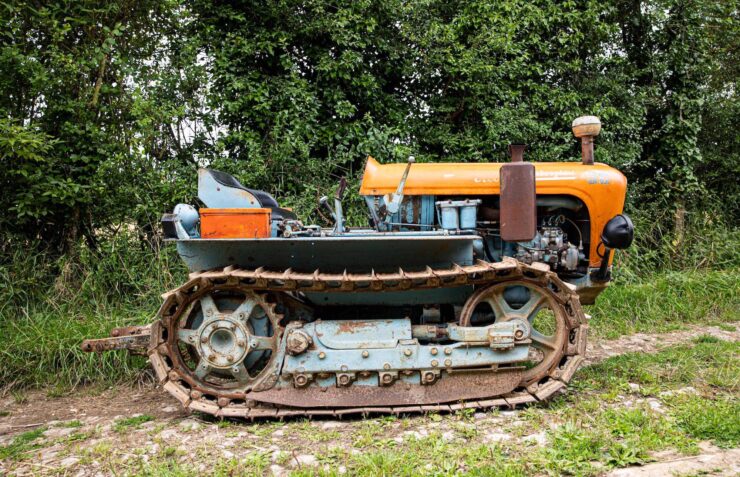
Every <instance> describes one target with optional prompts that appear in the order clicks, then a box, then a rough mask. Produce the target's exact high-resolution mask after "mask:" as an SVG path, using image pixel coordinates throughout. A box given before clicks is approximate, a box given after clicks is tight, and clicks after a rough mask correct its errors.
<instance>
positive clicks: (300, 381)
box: [295, 375, 308, 386]
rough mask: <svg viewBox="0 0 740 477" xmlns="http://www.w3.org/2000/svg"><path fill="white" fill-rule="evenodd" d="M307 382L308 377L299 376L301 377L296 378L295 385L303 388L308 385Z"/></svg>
mask: <svg viewBox="0 0 740 477" xmlns="http://www.w3.org/2000/svg"><path fill="white" fill-rule="evenodd" d="M307 382H308V378H306V377H305V376H303V375H299V376H296V377H295V383H296V384H297V385H298V386H303V385H304V384H306V383H307Z"/></svg>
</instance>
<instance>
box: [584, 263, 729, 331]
mask: <svg viewBox="0 0 740 477" xmlns="http://www.w3.org/2000/svg"><path fill="white" fill-rule="evenodd" d="M739 310H740V269H731V270H721V271H717V270H701V271H696V270H686V271H680V272H679V271H676V272H664V273H656V274H652V275H649V276H647V277H642V278H639V279H636V280H635V281H632V282H629V283H624V282H620V281H619V279H618V278H617V281H616V283H614V284H612V285H611V286H610V287H609V288H607V289H606V290H605V291H604V292H603V293H602V294H601V295H600V296H599V298H598V299H597V301H596V304H595V305H593V306H589V307H587V313H589V314H591V315H592V320H591V330H592V331H593V332H594V333H595V334H596V335H598V336H602V337H605V338H616V337H618V336H621V335H626V334H632V333H637V332H644V333H659V332H665V331H671V330H675V329H679V328H681V327H683V326H685V325H687V324H696V323H715V324H721V323H726V322H735V321H740V311H739Z"/></svg>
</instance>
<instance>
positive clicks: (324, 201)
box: [319, 196, 337, 222]
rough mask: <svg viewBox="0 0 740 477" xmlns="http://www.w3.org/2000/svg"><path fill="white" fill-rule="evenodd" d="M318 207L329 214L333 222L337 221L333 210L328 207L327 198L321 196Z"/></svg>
mask: <svg viewBox="0 0 740 477" xmlns="http://www.w3.org/2000/svg"><path fill="white" fill-rule="evenodd" d="M319 207H323V208H325V209H326V210H327V211H328V212H329V214H331V218H332V219H333V220H334V222H336V221H337V215H336V214H335V213H334V209H332V208H331V205H329V198H328V197H327V196H323V197H321V198H320V199H319Z"/></svg>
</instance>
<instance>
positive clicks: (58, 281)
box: [0, 234, 186, 391]
mask: <svg viewBox="0 0 740 477" xmlns="http://www.w3.org/2000/svg"><path fill="white" fill-rule="evenodd" d="M35 249H38V247H34V246H33V245H28V244H26V245H25V246H7V245H6V251H7V252H9V253H6V254H4V257H5V259H4V260H3V261H2V262H1V263H0V336H2V337H3V340H4V346H3V347H2V348H0V363H2V365H1V366H0V391H2V390H7V389H10V388H18V387H27V386H37V385H49V384H53V385H57V386H60V387H61V388H69V387H71V386H77V385H80V384H85V383H88V382H100V383H107V382H110V381H114V380H120V379H130V378H133V377H135V376H136V375H137V374H138V373H139V372H140V370H141V368H142V366H143V364H144V360H143V359H142V358H137V357H131V356H129V355H128V353H126V352H114V353H105V354H102V355H98V354H90V353H84V352H83V351H82V350H81V349H80V344H81V343H82V340H83V339H85V338H90V337H104V336H107V334H108V332H109V331H110V329H111V328H114V327H119V326H128V325H134V324H146V323H148V322H150V321H151V319H152V317H153V315H154V313H155V312H156V311H157V309H158V307H159V295H160V294H161V293H162V292H164V291H166V290H168V289H170V288H173V287H175V286H176V285H177V284H178V283H180V282H182V281H183V280H184V278H185V276H186V270H185V268H184V266H183V265H182V264H181V261H180V260H179V258H178V257H177V255H176V253H174V250H172V249H168V248H165V249H162V250H158V249H151V248H149V247H143V246H142V245H141V244H140V243H139V241H138V239H137V238H136V235H135V234H119V235H117V236H115V237H112V238H110V239H108V240H106V241H104V242H102V244H101V247H100V249H99V250H97V251H95V252H93V251H91V250H90V249H88V248H86V247H84V246H81V247H80V248H79V249H78V250H77V251H76V252H75V254H74V259H72V258H70V257H69V256H64V257H61V258H54V259H53V258H51V257H50V256H49V255H48V254H46V253H44V252H34V250H35Z"/></svg>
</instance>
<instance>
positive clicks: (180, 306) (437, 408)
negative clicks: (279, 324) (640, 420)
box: [147, 258, 588, 419]
mask: <svg viewBox="0 0 740 477" xmlns="http://www.w3.org/2000/svg"><path fill="white" fill-rule="evenodd" d="M521 280H527V281H529V282H531V283H536V284H539V285H541V286H543V287H547V288H548V289H549V290H550V291H551V292H552V294H553V295H554V297H555V299H556V301H557V303H558V304H559V305H560V306H561V307H562V310H564V312H565V318H566V319H565V321H566V333H567V339H566V340H565V342H564V344H563V348H562V349H561V350H560V352H561V353H562V358H561V359H559V360H558V361H557V362H555V363H554V364H553V365H552V366H551V367H550V368H549V369H547V370H545V371H544V372H543V373H542V377H541V379H538V380H536V381H533V380H531V379H530V380H528V381H527V382H522V383H520V386H519V387H517V388H516V389H515V390H514V391H513V392H509V393H507V394H504V395H500V392H499V394H498V395H497V394H492V395H491V396H489V397H488V398H487V399H478V400H471V401H466V402H446V403H438V404H421V405H412V406H408V405H405V406H375V407H334V408H332V407H314V408H312V407H302V406H301V403H299V402H296V403H295V406H284V405H274V404H270V403H267V402H262V401H259V400H257V399H254V398H253V397H256V396H257V395H259V394H260V392H255V393H250V392H246V393H243V392H242V393H234V392H231V391H230V392H220V391H218V390H214V389H202V388H198V387H197V386H193V383H192V380H189V379H188V378H187V376H186V374H187V373H185V371H184V370H183V369H182V368H181V367H180V366H178V364H177V362H176V361H177V360H173V358H172V352H173V351H172V350H171V349H170V347H169V345H168V340H167V333H168V330H169V329H172V323H175V322H176V320H178V319H179V317H180V316H181V315H182V314H183V313H184V312H185V311H186V310H187V308H188V306H189V305H190V304H191V303H193V302H194V301H195V300H197V299H199V297H201V296H203V295H205V294H207V293H208V292H209V291H211V290H213V289H215V288H218V289H238V290H254V291H258V292H286V291H332V292H350V293H351V292H355V293H357V292H377V291H392V290H411V289H424V288H440V287H454V286H461V285H475V286H476V287H477V288H478V289H482V288H484V287H487V286H491V285H494V284H497V283H504V282H507V281H521ZM163 299H164V303H163V304H162V306H161V308H160V310H159V312H158V318H159V320H158V321H156V322H155V323H154V324H153V325H152V328H151V337H150V343H149V348H148V350H147V353H148V355H149V358H150V361H151V363H152V366H153V368H154V370H155V372H156V375H157V377H158V380H159V382H160V384H161V385H162V386H163V387H164V389H165V390H167V392H169V393H170V394H172V395H173V396H174V397H175V398H176V399H177V400H178V401H180V403H181V404H182V405H183V406H184V407H185V408H187V409H189V410H191V411H198V412H202V413H206V414H211V415H214V416H217V417H239V418H250V419H254V418H282V417H289V416H343V415H352V414H362V415H369V414H405V413H419V412H451V411H457V410H460V409H474V408H490V407H515V406H517V405H521V404H527V403H533V402H539V401H544V400H546V399H548V398H550V397H551V396H553V395H554V394H556V393H558V392H560V391H562V390H563V389H564V388H565V387H566V385H567V384H568V382H569V381H570V379H571V378H572V377H573V375H574V373H575V372H576V370H577V369H578V368H579V366H580V365H581V364H582V362H583V360H584V358H585V350H586V338H587V331H588V325H587V323H586V315H585V314H584V312H583V310H582V308H581V304H580V301H579V299H578V295H577V294H576V292H575V289H574V288H573V287H572V286H571V285H569V284H567V283H565V282H563V281H562V280H560V278H558V277H557V275H556V274H555V273H553V272H551V271H550V270H549V267H547V266H546V265H542V264H533V265H527V264H524V263H521V262H518V261H517V260H514V259H510V258H506V259H504V260H503V261H502V262H497V263H488V262H483V261H477V262H476V263H475V264H474V265H468V266H459V265H454V266H453V267H451V268H449V269H431V268H427V269H426V270H424V271H421V272H405V271H403V270H400V269H399V271H398V272H397V273H385V274H381V273H375V272H371V273H370V274H350V273H346V272H344V273H342V274H326V273H322V272H320V271H319V270H316V271H315V272H313V273H294V272H292V271H291V270H285V271H282V272H272V271H266V270H263V269H256V270H244V269H239V268H234V267H226V268H224V269H220V270H212V271H207V272H199V273H193V274H191V275H190V278H189V280H188V281H187V282H186V283H185V284H183V285H182V286H180V287H178V288H176V289H174V290H172V291H170V292H168V293H165V294H164V295H163ZM273 306H274V305H273ZM452 376H454V375H448V376H445V377H444V378H442V379H451V378H452ZM268 385H269V383H268ZM431 386H434V385H433V384H432V385H431ZM265 389H267V387H266V388H265ZM254 391H264V389H255V390H254ZM304 391H305V392H321V391H320V390H318V389H311V390H309V389H305V390H304ZM492 392H494V393H495V389H492ZM327 405H328V406H331V403H328V404H327Z"/></svg>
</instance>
